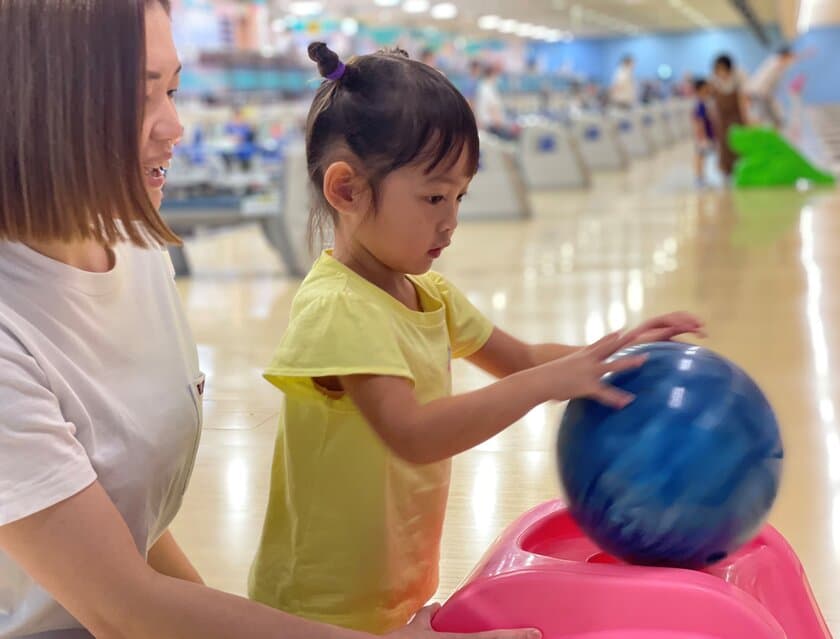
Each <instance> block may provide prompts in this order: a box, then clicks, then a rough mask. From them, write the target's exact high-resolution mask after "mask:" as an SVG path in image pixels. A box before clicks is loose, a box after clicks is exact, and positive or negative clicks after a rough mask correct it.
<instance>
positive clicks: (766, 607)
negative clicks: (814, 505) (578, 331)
mask: <svg viewBox="0 0 840 639" xmlns="http://www.w3.org/2000/svg"><path fill="white" fill-rule="evenodd" d="M433 626H434V627H435V629H436V630H439V631H447V632H477V631H483V630H494V629H499V628H524V627H527V628H530V627H535V628H539V629H540V630H541V631H542V633H543V638H544V639H831V634H830V632H829V630H828V626H827V625H826V623H825V621H824V619H823V617H822V614H821V613H820V610H819V608H818V606H817V604H816V601H815V600H814V597H813V595H812V593H811V588H810V586H809V585H808V581H807V578H806V577H805V573H804V570H803V569H802V565H801V564H800V562H799V560H798V558H797V557H796V554H795V553H794V552H793V549H792V548H791V547H790V545H789V544H788V543H787V541H785V539H784V538H783V537H782V536H781V535H780V534H779V533H778V532H777V531H776V530H775V529H774V528H773V527H772V526H769V525H768V526H765V527H764V528H763V529H762V530H761V532H760V534H759V535H758V536H757V537H756V538H755V539H754V540H753V541H751V542H750V543H748V544H747V545H746V546H744V547H743V548H742V549H741V550H739V551H738V552H737V553H735V554H733V555H731V556H729V557H727V558H725V559H724V560H723V561H721V562H719V563H717V564H715V565H713V566H711V567H710V568H708V569H707V570H704V571H694V570H683V569H678V568H650V567H643V566H631V565H628V564H625V563H622V562H620V561H619V560H617V559H614V558H613V557H611V556H609V555H606V554H604V553H603V552H601V551H600V550H599V549H598V547H597V546H595V545H594V543H593V542H591V541H590V540H589V539H588V538H587V537H586V536H585V535H584V534H583V532H582V531H581V530H580V528H578V526H577V525H576V524H575V522H574V521H573V520H572V518H571V516H570V515H569V513H568V511H567V510H566V509H565V507H564V506H563V504H562V503H560V502H558V501H552V502H548V503H545V504H542V505H540V506H537V507H536V508H534V509H533V510H531V511H529V512H527V513H525V514H524V515H523V516H522V517H520V518H519V519H518V520H517V521H515V522H514V523H513V524H512V525H511V526H510V527H509V528H508V529H507V530H505V531H504V532H503V533H502V535H501V536H500V537H499V538H498V539H497V540H496V542H495V543H494V544H493V545H492V546H491V547H490V549H489V550H488V551H487V553H486V554H485V555H484V557H483V558H482V560H481V561H480V562H479V564H478V566H477V567H476V568H475V570H474V571H473V572H472V574H471V575H470V576H469V577H468V578H467V580H466V581H465V583H464V584H463V585H462V587H461V588H460V589H459V590H458V591H457V592H456V593H455V594H454V595H453V596H452V597H451V598H450V599H449V601H447V602H446V604H444V606H443V607H442V608H441V609H440V610H439V611H438V613H437V614H436V615H435V618H434V620H433Z"/></svg>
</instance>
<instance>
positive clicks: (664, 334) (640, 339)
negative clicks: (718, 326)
mask: <svg viewBox="0 0 840 639" xmlns="http://www.w3.org/2000/svg"><path fill="white" fill-rule="evenodd" d="M687 333H690V334H693V335H697V336H698V337H706V331H705V330H704V324H703V322H702V321H700V319H698V318H697V317H695V316H694V315H691V314H690V313H683V312H676V313H668V314H667V315H660V316H659V317H654V318H652V319H649V320H648V321H646V322H644V323H643V324H642V325H641V326H639V327H638V328H635V329H633V330H632V331H630V333H629V335H632V336H633V339H632V341H631V342H630V345H636V344H648V343H650V342H667V341H670V340H672V339H673V338H675V337H677V336H678V335H684V334H687Z"/></svg>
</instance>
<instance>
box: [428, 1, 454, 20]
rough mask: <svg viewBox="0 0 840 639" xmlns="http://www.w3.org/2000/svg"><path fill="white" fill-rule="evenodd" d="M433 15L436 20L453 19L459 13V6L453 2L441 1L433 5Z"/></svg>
mask: <svg viewBox="0 0 840 639" xmlns="http://www.w3.org/2000/svg"><path fill="white" fill-rule="evenodd" d="M431 15H432V18H434V19H435V20H452V18H454V17H455V16H457V15H458V7H456V6H455V5H454V4H452V3H451V2H441V3H440V4H436V5H435V6H433V7H432V12H431Z"/></svg>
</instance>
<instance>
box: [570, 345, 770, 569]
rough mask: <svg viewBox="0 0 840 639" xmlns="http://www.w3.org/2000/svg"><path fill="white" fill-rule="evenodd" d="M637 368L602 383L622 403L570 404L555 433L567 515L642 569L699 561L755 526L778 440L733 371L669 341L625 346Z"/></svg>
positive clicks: (716, 555) (765, 502)
mask: <svg viewBox="0 0 840 639" xmlns="http://www.w3.org/2000/svg"><path fill="white" fill-rule="evenodd" d="M642 353H644V354H646V355H647V357H648V359H647V361H646V362H645V363H644V364H643V365H642V366H641V367H640V368H638V369H635V370H631V371H625V372H621V373H614V374H611V375H608V376H607V377H606V378H605V382H607V383H610V384H612V385H614V386H616V387H618V388H621V389H624V390H626V391H628V392H630V393H633V394H634V395H635V396H636V399H635V400H634V401H633V402H632V403H631V404H629V405H628V406H627V407H625V408H623V409H621V410H615V409H612V408H608V407H606V406H604V405H602V404H599V403H598V402H595V401H593V400H588V399H576V400H573V401H571V402H570V403H569V405H568V407H567V408H566V412H565V414H564V416H563V420H562V422H561V425H560V432H559V435H558V439H557V456H558V467H559V471H560V477H561V481H562V484H563V487H564V489H565V492H566V497H567V499H568V502H569V510H570V512H571V514H572V516H573V517H574V519H575V520H576V521H577V523H578V524H579V525H580V527H581V528H582V529H583V530H584V532H586V534H587V535H589V537H591V538H592V540H593V541H595V543H597V544H598V545H599V546H600V547H601V549H602V550H604V551H605V552H607V553H609V554H611V555H614V556H615V557H619V558H621V559H623V560H625V561H627V562H630V563H635V564H643V565H658V566H675V567H683V568H703V567H705V566H708V565H710V564H713V563H715V562H717V561H720V560H721V559H723V558H724V557H726V556H727V555H729V554H731V553H732V552H734V551H735V550H737V549H738V548H739V547H740V546H741V545H743V544H744V543H746V542H747V541H749V540H750V539H751V538H752V537H754V536H755V534H756V533H757V532H758V531H759V529H760V527H761V525H762V523H763V522H764V520H765V518H766V517H767V514H768V512H769V511H770V508H771V506H772V504H773V501H774V499H775V497H776V493H777V491H778V488H779V478H780V475H781V469H782V457H783V453H782V442H781V438H780V436H779V427H778V423H777V422H776V417H775V416H774V414H773V410H772V409H771V408H770V404H769V403H768V402H767V399H766V398H765V396H764V394H763V393H762V392H761V390H760V389H759V388H758V386H757V385H756V384H755V382H754V381H753V380H752V379H750V377H749V375H747V374H746V373H745V372H744V371H743V370H741V369H740V368H739V367H738V366H736V365H735V364H733V363H732V362H730V361H728V360H726V359H724V358H723V357H721V356H720V355H717V354H715V353H713V352H712V351H709V350H707V349H705V348H700V347H698V346H694V345H690V344H683V343H679V342H660V343H654V344H645V345H641V346H636V347H633V348H630V349H627V350H626V351H624V352H622V353H620V354H619V356H621V355H625V354H642Z"/></svg>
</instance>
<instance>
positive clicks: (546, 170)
mask: <svg viewBox="0 0 840 639" xmlns="http://www.w3.org/2000/svg"><path fill="white" fill-rule="evenodd" d="M520 123H521V124H522V135H521V137H520V139H519V150H518V156H519V166H520V168H521V169H522V178H523V180H524V181H525V184H526V185H527V186H528V187H529V188H533V189H559V188H585V187H587V186H589V182H590V178H589V170H588V168H587V165H586V163H585V162H584V159H583V156H582V155H581V152H580V148H579V146H578V143H577V141H576V140H575V138H574V137H573V135H572V133H571V132H570V131H569V130H568V129H567V128H566V127H562V126H560V125H558V124H555V123H553V122H550V121H549V120H546V119H545V118H540V117H527V118H523V119H522V120H520Z"/></svg>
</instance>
